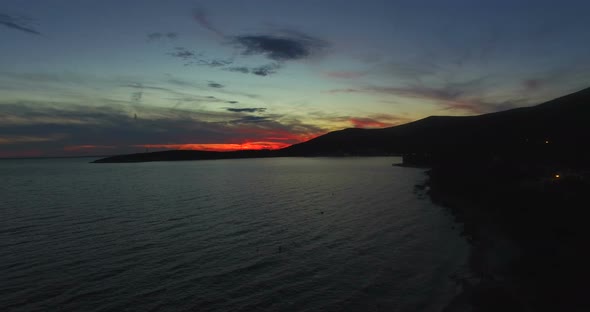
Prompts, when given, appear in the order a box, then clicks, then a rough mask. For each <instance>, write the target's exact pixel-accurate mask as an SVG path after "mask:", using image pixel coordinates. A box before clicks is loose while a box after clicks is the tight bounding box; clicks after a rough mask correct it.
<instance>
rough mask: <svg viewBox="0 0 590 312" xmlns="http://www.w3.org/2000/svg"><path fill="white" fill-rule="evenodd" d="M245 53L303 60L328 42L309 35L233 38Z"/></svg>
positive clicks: (276, 59)
mask: <svg viewBox="0 0 590 312" xmlns="http://www.w3.org/2000/svg"><path fill="white" fill-rule="evenodd" d="M232 42H233V43H234V45H235V46H236V47H237V48H238V50H240V51H241V53H242V54H243V55H263V56H266V57H267V58H269V59H271V60H274V61H277V62H284V61H291V60H301V59H305V58H308V57H310V56H312V55H313V54H314V53H315V52H316V51H319V50H321V49H323V48H325V47H326V46H327V45H328V44H327V43H326V42H325V41H323V40H320V39H316V38H313V37H310V36H307V35H301V34H296V33H289V34H288V35H287V34H285V35H281V36H275V35H242V36H236V37H234V38H233V39H232Z"/></svg>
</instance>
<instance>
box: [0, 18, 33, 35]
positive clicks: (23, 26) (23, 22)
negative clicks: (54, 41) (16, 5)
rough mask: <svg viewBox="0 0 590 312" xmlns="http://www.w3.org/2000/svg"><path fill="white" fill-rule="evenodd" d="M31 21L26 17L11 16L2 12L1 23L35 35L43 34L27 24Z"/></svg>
mask: <svg viewBox="0 0 590 312" xmlns="http://www.w3.org/2000/svg"><path fill="white" fill-rule="evenodd" d="M29 21H30V19H29V18H26V17H19V16H11V15H7V14H2V13H0V25H2V26H5V27H8V28H12V29H15V30H20V31H22V32H26V33H29V34H33V35H41V33H40V32H38V31H37V30H35V29H34V28H32V27H30V26H29V25H27V23H28V22H29Z"/></svg>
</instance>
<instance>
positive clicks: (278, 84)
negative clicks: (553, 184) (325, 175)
mask: <svg viewBox="0 0 590 312" xmlns="http://www.w3.org/2000/svg"><path fill="white" fill-rule="evenodd" d="M589 9H590V3H588V2H586V1H560V2H555V1H477V2H476V1H377V0H375V1H312V0H303V1H286V0H283V1H281V0H275V1H270V0H264V1H262V0H252V1H174V0H172V1H155V0H154V1H139V0H138V1H135V0H134V1H131V0H130V1H112V0H106V1H89V0H88V1H74V0H55V1H33V0H4V1H2V3H0V38H1V40H0V51H1V52H0V157H17V156H61V155H85V154H116V153H127V152H138V151H144V150H145V149H146V148H149V149H150V150H157V149H169V148H198V149H212V150H227V149H240V148H279V147H283V146H287V145H289V144H293V143H297V142H300V141H302V140H306V139H309V138H311V137H314V136H317V135H320V134H323V133H325V132H327V131H331V130H337V129H342V128H348V127H386V126H392V125H397V124H401V123H406V122H409V121H413V120H416V119H420V118H423V117H426V116H429V115H471V114H480V113H486V112H493V111H498V110H503V109H508V108H513V107H520V106H528V105H533V104H538V103H540V102H542V101H544V100H548V99H551V98H553V97H557V96H560V95H564V94H567V93H569V92H573V91H576V90H579V89H583V88H586V87H588V86H589V81H590V80H589V78H590V60H589V59H588V57H587V56H588V55H590V32H588V31H587V30H588V29H590V19H588V18H587V16H586V14H587V12H588V10H589Z"/></svg>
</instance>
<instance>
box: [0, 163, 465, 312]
mask: <svg viewBox="0 0 590 312" xmlns="http://www.w3.org/2000/svg"><path fill="white" fill-rule="evenodd" d="M90 160H92V159H53V160H0V178H1V180H0V181H1V185H0V216H1V217H0V310H2V311H35V310H38V311H57V310H61V311H377V310H380V311H440V309H441V308H442V307H443V306H444V305H445V304H446V303H448V301H449V300H450V298H451V297H452V296H453V295H454V294H455V292H456V286H455V284H454V283H453V281H452V280H451V279H450V278H449V275H451V274H453V273H454V272H456V271H458V270H460V269H461V267H462V265H463V264H464V263H465V259H466V256H467V245H466V243H465V242H464V241H463V240H462V239H461V238H460V237H459V235H458V234H457V232H456V231H454V230H452V229H451V226H452V220H451V219H450V217H448V216H446V215H445V211H444V210H443V209H441V208H439V207H437V206H434V205H433V204H431V203H430V201H429V200H428V198H426V197H424V196H422V195H420V193H416V192H415V190H414V185H415V184H416V183H419V182H421V181H423V180H424V179H425V176H424V173H423V171H422V170H418V169H411V168H400V167H392V166H391V163H392V162H395V161H396V159H393V158H276V159H256V160H218V161H192V162H160V163H141V164H88V161H90Z"/></svg>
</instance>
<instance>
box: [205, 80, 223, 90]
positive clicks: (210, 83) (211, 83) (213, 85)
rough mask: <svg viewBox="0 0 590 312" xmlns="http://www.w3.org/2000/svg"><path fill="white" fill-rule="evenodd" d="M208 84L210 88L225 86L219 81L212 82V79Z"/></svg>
mask: <svg viewBox="0 0 590 312" xmlns="http://www.w3.org/2000/svg"><path fill="white" fill-rule="evenodd" d="M208 86H209V87H211V88H218V89H219V88H224V87H225V86H224V85H222V84H220V83H217V82H213V81H209V84H208Z"/></svg>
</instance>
